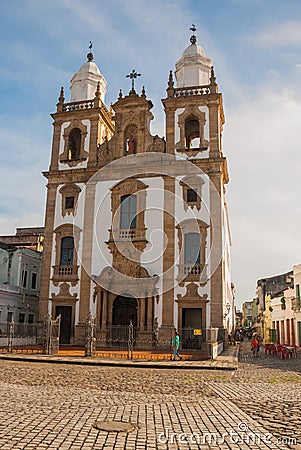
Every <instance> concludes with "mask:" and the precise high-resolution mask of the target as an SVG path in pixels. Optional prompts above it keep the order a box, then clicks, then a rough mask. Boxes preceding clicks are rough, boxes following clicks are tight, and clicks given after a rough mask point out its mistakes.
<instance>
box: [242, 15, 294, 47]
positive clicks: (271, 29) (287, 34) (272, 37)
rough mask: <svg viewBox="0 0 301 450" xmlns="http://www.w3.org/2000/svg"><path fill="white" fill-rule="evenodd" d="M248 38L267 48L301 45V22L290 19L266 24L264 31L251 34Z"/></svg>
mask: <svg viewBox="0 0 301 450" xmlns="http://www.w3.org/2000/svg"><path fill="white" fill-rule="evenodd" d="M247 40H248V41H249V42H251V43H253V44H256V45H260V46H261V47H265V48H283V47H288V46H290V47H291V46H298V47H299V46H301V22H300V21H288V22H283V23H278V24H274V25H270V26H266V27H265V29H264V30H263V31H257V32H255V33H254V34H252V35H249V36H248V37H247Z"/></svg>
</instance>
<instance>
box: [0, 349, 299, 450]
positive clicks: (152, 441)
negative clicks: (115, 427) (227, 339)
mask: <svg viewBox="0 0 301 450" xmlns="http://www.w3.org/2000/svg"><path fill="white" fill-rule="evenodd" d="M242 347H243V348H242V353H241V357H240V364H239V368H238V370H237V371H235V372H228V371H227V372H224V371H223V372H222V371H218V370H202V371H199V370H184V369H181V371H179V370H177V369H176V366H175V370H170V369H166V370H165V369H160V370H159V369H155V368H152V369H148V368H147V369H141V368H126V367H94V366H83V367H81V366H72V365H66V366H64V365H61V364H59V365H52V364H42V363H38V362H33V363H29V362H22V361H8V360H5V361H4V360H2V361H1V363H0V396H1V406H2V408H1V411H0V448H1V449H11V450H17V449H20V450H21V449H35V450H39V449H40V450H42V449H46V448H47V449H50V450H51V449H55V448H57V449H63V450H64V449H65V450H67V449H71V450H75V449H85V450H90V449H93V450H94V449H110V450H115V449H119V448H120V449H126V450H131V449H152V448H154V449H169V448H170V449H178V448H179V449H182V448H183V449H186V448H187V449H188V448H189V449H198V448H202V449H209V448H211V449H213V450H214V449H231V450H236V449H242V450H243V449H254V450H255V449H262V450H265V449H288V448H293V449H296V450H299V449H298V446H299V444H298V445H297V446H293V445H287V444H284V445H283V444H281V443H280V441H279V443H277V442H276V438H279V439H283V438H285V437H286V438H288V437H289V438H294V437H296V438H298V439H300V428H301V412H300V411H301V389H300V388H301V377H300V373H301V367H300V365H301V364H300V359H299V360H298V361H297V360H290V361H281V360H278V359H277V358H275V357H272V356H269V355H267V356H266V355H264V354H260V356H259V358H256V359H252V358H250V355H249V352H248V347H249V344H248V343H246V344H243V346H242ZM101 420H121V421H125V422H131V423H133V424H136V425H137V426H138V427H139V429H138V430H136V431H135V432H131V433H129V434H125V433H105V432H101V431H97V430H95V429H94V428H93V423H94V422H96V421H101ZM241 423H244V424H245V425H246V426H247V427H248V431H249V432H250V433H260V435H261V436H264V435H265V434H266V433H268V432H270V433H272V434H273V435H274V437H273V441H272V442H271V443H267V444H266V443H263V442H260V443H259V444H258V443H254V444H253V443H250V444H246V443H245V442H239V443H238V444H234V443H233V442H231V441H230V436H231V433H236V432H237V431H238V425H239V424H241ZM166 432H168V433H169V437H168V439H167V442H165V443H160V442H159V436H160V433H163V434H162V435H161V436H164V435H165V434H166ZM172 433H175V439H174V442H171V437H170V436H171V435H172ZM183 433H186V435H187V438H188V442H187V443H185V444H181V443H180V442H179V439H180V436H181V435H182V434H183ZM206 433H207V435H206ZM213 433H215V434H213ZM223 433H224V434H225V436H226V438H225V442H221V439H222V434H223ZM193 434H194V435H196V436H197V437H199V438H200V439H204V438H205V436H207V442H204V443H203V442H201V443H200V444H198V443H196V442H190V441H189V437H191V436H193ZM210 437H211V439H213V437H215V438H216V439H217V442H214V441H213V442H211V443H210V442H208V440H209V439H210ZM299 443H301V441H300V442H299ZM299 448H301V444H300V447H299Z"/></svg>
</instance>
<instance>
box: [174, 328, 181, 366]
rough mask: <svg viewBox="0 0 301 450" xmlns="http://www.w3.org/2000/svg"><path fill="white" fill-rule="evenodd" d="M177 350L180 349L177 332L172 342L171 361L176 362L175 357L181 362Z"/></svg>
mask: <svg viewBox="0 0 301 450" xmlns="http://www.w3.org/2000/svg"><path fill="white" fill-rule="evenodd" d="M179 348H180V336H179V335H178V332H177V331H175V337H174V340H173V361H176V359H177V356H178V358H179V359H180V361H181V360H182V356H181V355H180V354H179Z"/></svg>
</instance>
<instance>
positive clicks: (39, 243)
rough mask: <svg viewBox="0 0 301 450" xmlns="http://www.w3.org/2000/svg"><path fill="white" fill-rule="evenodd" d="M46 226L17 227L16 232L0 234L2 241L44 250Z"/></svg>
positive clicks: (17, 246) (21, 246) (18, 246)
mask: <svg viewBox="0 0 301 450" xmlns="http://www.w3.org/2000/svg"><path fill="white" fill-rule="evenodd" d="M43 241H44V227H32V228H28V227H27V228H17V229H16V234H14V235H5V236H0V242H2V243H4V244H9V245H13V246H15V247H16V248H29V249H31V250H36V251H37V252H42V251H43Z"/></svg>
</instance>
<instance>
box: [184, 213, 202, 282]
mask: <svg viewBox="0 0 301 450" xmlns="http://www.w3.org/2000/svg"><path fill="white" fill-rule="evenodd" d="M176 228H177V229H178V242H179V252H180V253H179V265H178V267H179V273H178V277H177V279H178V280H179V281H180V282H184V281H199V282H200V283H201V285H203V286H204V285H205V284H206V283H207V281H208V279H207V274H206V269H207V265H206V239H207V228H208V225H207V224H206V223H205V222H203V221H201V220H194V219H187V220H184V221H183V222H181V223H180V224H179V225H177V227H176Z"/></svg>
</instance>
